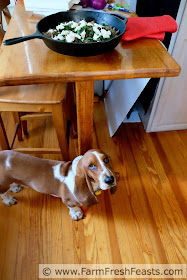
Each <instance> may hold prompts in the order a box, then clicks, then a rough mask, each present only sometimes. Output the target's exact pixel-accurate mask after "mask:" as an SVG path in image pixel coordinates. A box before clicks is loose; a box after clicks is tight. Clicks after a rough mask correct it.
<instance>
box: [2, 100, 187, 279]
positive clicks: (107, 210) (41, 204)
mask: <svg viewBox="0 0 187 280" xmlns="http://www.w3.org/2000/svg"><path fill="white" fill-rule="evenodd" d="M4 119H5V120H6V121H5V125H6V127H7V129H8V134H9V135H10V133H11V130H12V120H11V118H8V115H4ZM28 125H29V132H30V136H29V139H26V140H25V141H24V142H25V143H26V145H31V146H32V145H34V146H38V147H40V146H43V147H44V146H45V147H47V145H49V146H50V145H53V146H54V144H55V143H56V145H57V147H58V144H57V138H56V135H55V133H54V130H53V127H52V124H51V121H50V120H45V121H40V122H37V123H36V121H35V122H34V121H30V122H29V123H28ZM94 128H95V134H94V147H99V148H100V149H102V150H104V151H105V152H106V153H108V154H109V155H110V156H111V158H112V160H113V164H114V167H115V171H116V172H118V175H119V176H118V177H119V180H118V191H117V193H116V194H115V195H113V196H111V195H110V194H109V192H107V191H106V192H102V194H101V195H100V196H99V201H100V203H99V204H98V205H95V206H93V207H91V208H89V209H84V213H85V218H84V219H83V220H82V221H79V222H74V221H72V220H71V218H70V216H69V214H68V209H67V208H66V206H65V205H64V204H62V203H61V201H60V199H58V198H54V197H52V196H48V195H43V194H39V193H37V192H35V191H34V190H31V189H24V190H23V191H22V192H20V193H18V194H16V195H15V197H16V198H17V199H18V204H17V205H15V206H12V207H7V206H5V205H4V204H2V203H1V202H0V279H1V280H12V279H14V280H18V279H19V280H20V279H21V280H27V279H28V280H35V279H38V264H40V263H41V264H42V263H49V264H60V263H66V264H71V263H72V264H73V263H85V264H87V263H88V264H89V263H90V264H92V263H94V264H95V263H106V264H110V263H111V264H112V263H115V264H120V263H123V264H144V263H150V264H153V263H156V264H158V263H160V264H167V263H169V264H178V263H182V264H186V262H187V226H186V225H187V224H186V218H187V207H186V201H187V131H174V132H160V133H151V134H146V133H145V131H144V129H143V127H142V125H141V124H123V125H122V126H121V127H120V128H119V130H118V131H117V133H116V135H115V137H113V138H110V137H109V132H108V127H107V121H106V116H105V111H104V105H103V103H102V102H99V103H96V104H95V112H94ZM44 129H45V132H44ZM16 145H17V146H18V145H19V146H20V147H22V146H23V145H24V143H18V142H16ZM70 151H71V158H72V159H73V158H74V157H75V156H76V152H77V140H71V141H70ZM45 157H46V158H47V157H48V158H52V159H58V160H60V159H61V156H60V155H45ZM102 279H104V278H102ZM149 279H150V278H149ZM157 279H159V278H157ZM178 279H180V278H178Z"/></svg>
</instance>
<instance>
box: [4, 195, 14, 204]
mask: <svg viewBox="0 0 187 280" xmlns="http://www.w3.org/2000/svg"><path fill="white" fill-rule="evenodd" d="M2 202H3V203H4V204H5V205H7V206H12V205H14V204H16V203H17V200H16V199H15V197H13V196H12V195H10V194H6V195H4V196H2Z"/></svg>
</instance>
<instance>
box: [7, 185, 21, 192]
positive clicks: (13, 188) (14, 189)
mask: <svg viewBox="0 0 187 280" xmlns="http://www.w3.org/2000/svg"><path fill="white" fill-rule="evenodd" d="M23 188H24V186H22V185H19V184H16V183H12V184H10V189H9V190H10V191H11V192H13V193H18V192H20V191H22V189H23Z"/></svg>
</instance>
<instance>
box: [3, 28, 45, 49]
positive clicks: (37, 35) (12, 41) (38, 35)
mask: <svg viewBox="0 0 187 280" xmlns="http://www.w3.org/2000/svg"><path fill="white" fill-rule="evenodd" d="M34 38H39V39H42V38H43V36H42V35H41V33H40V32H38V31H36V32H35V33H34V34H32V35H29V36H23V37H17V38H12V39H8V40H5V41H3V45H5V46H10V45H14V44H18V43H21V42H23V41H27V40H31V39H34Z"/></svg>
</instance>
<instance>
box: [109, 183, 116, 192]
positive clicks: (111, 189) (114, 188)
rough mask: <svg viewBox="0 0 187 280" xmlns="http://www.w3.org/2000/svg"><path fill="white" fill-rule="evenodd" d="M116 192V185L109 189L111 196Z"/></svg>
mask: <svg viewBox="0 0 187 280" xmlns="http://www.w3.org/2000/svg"><path fill="white" fill-rule="evenodd" d="M116 191H117V185H116V186H114V187H112V188H110V193H111V194H115V192H116Z"/></svg>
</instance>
